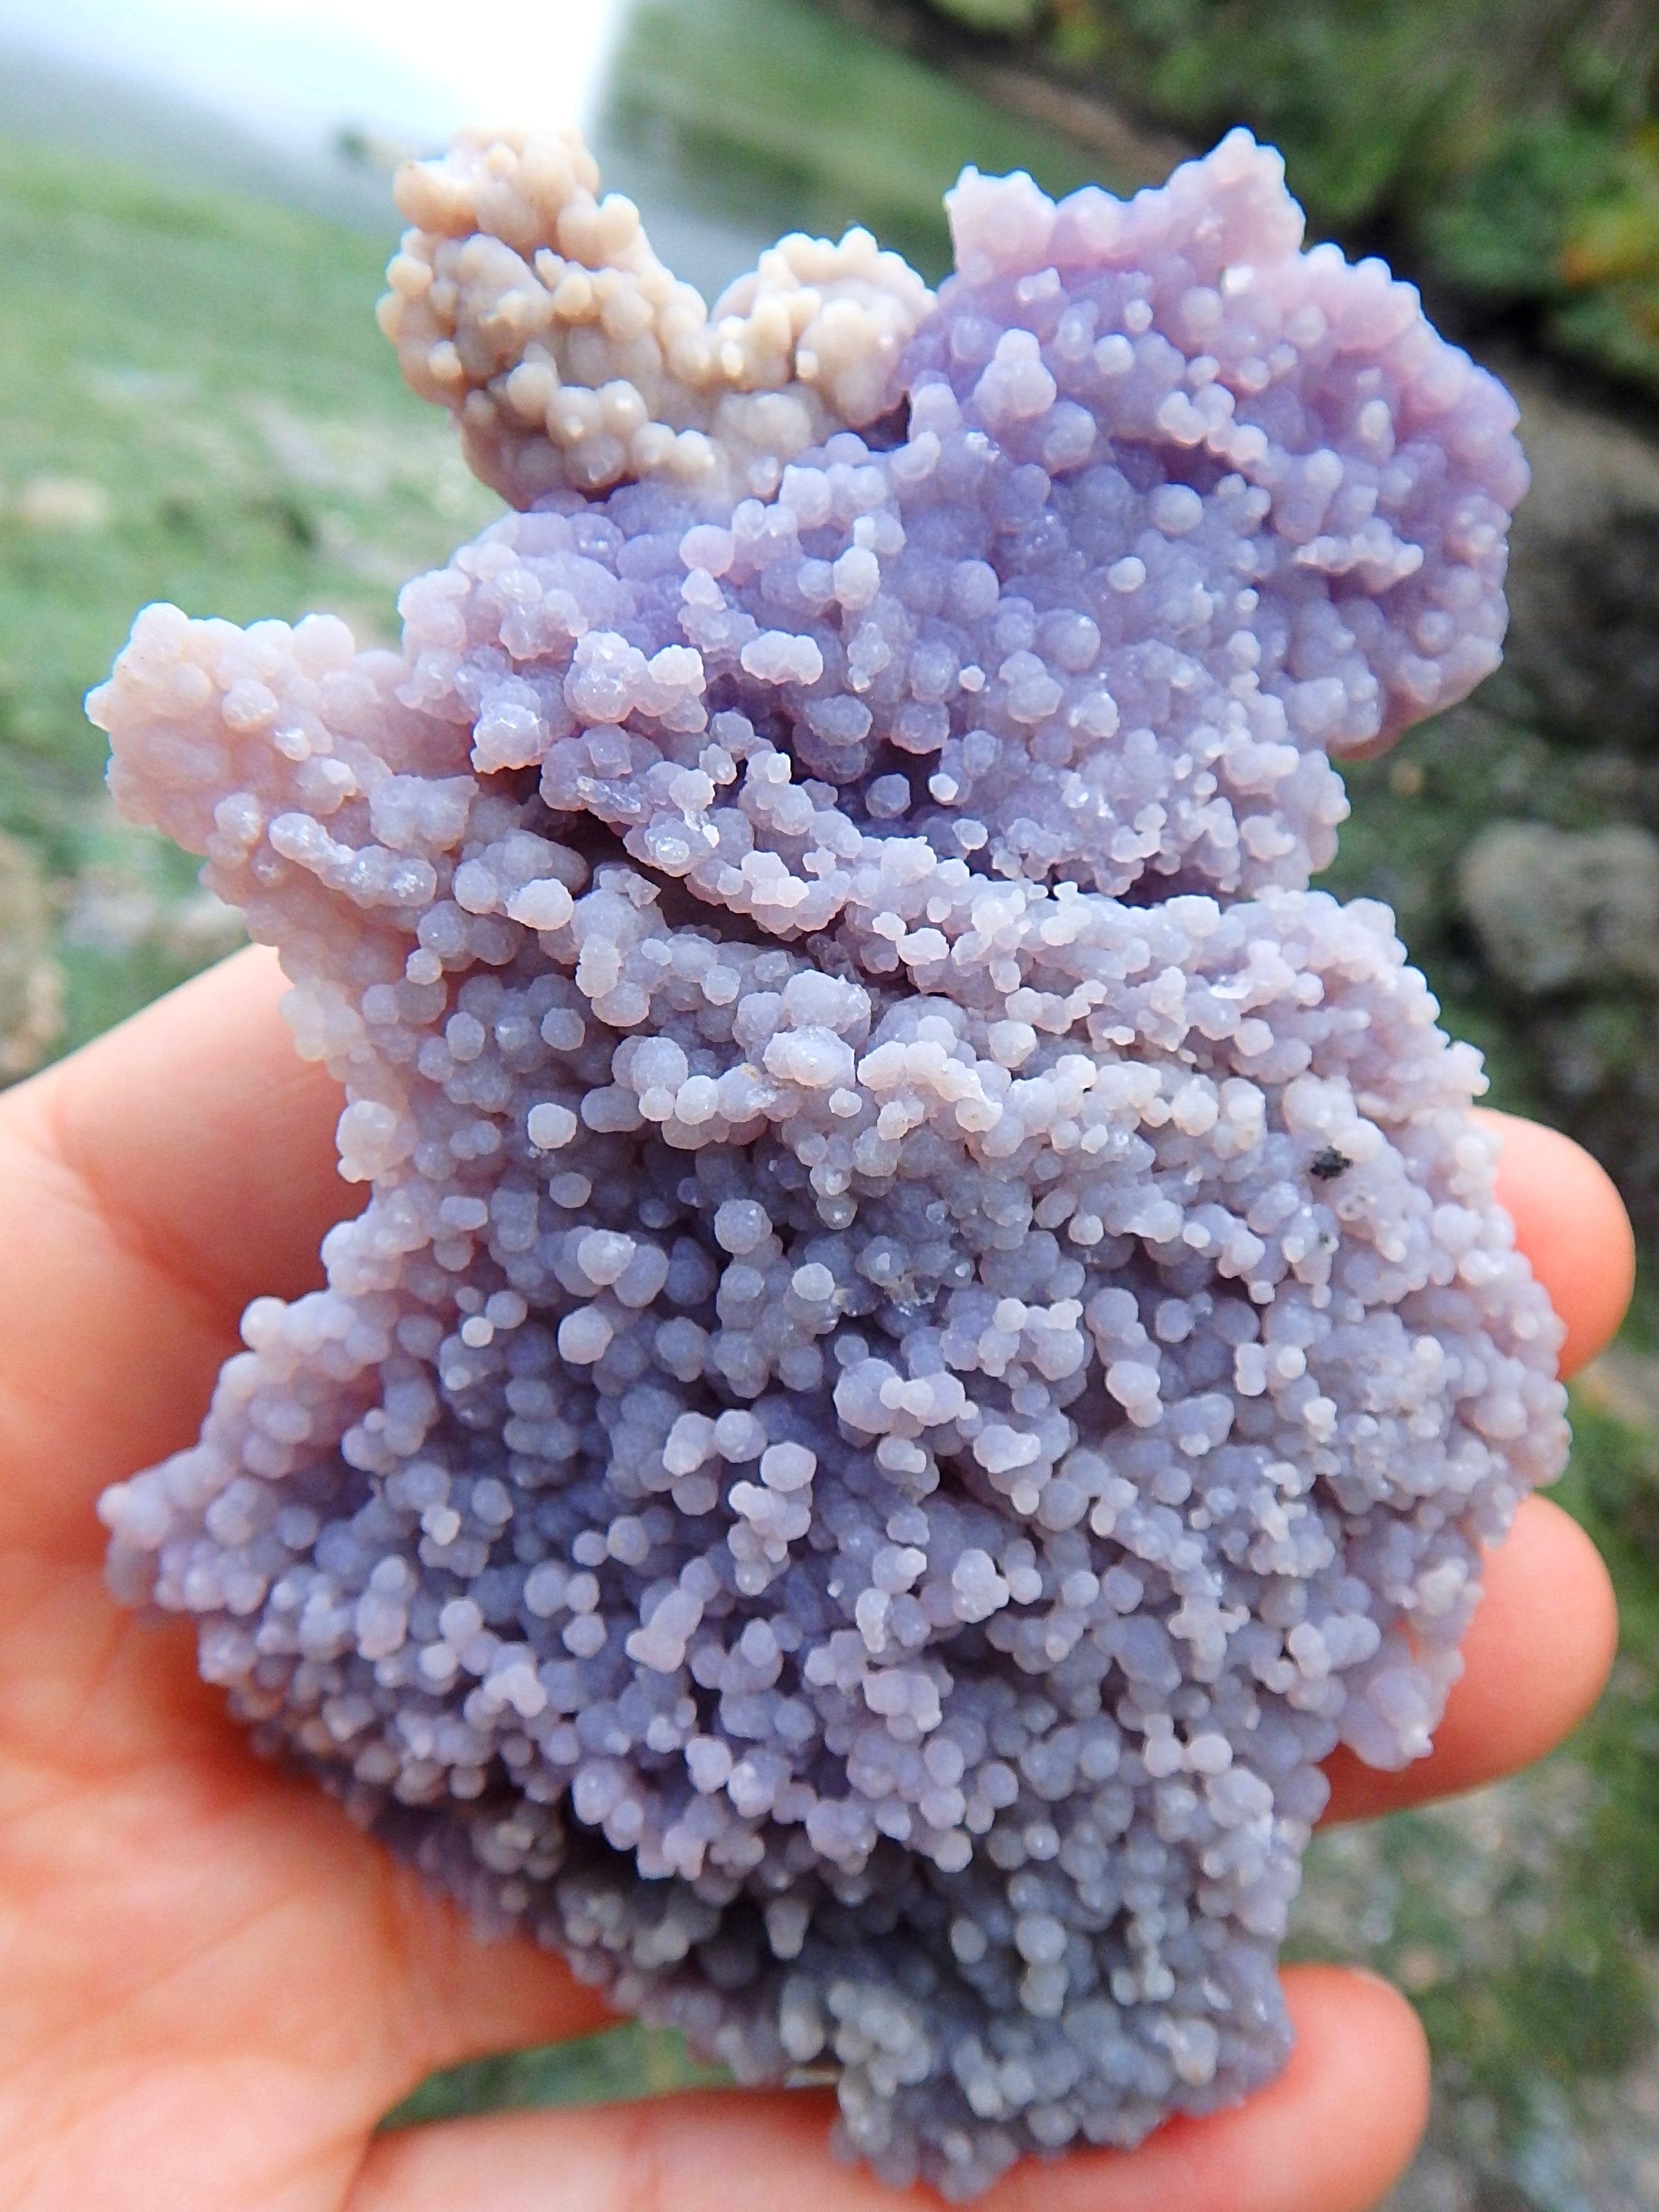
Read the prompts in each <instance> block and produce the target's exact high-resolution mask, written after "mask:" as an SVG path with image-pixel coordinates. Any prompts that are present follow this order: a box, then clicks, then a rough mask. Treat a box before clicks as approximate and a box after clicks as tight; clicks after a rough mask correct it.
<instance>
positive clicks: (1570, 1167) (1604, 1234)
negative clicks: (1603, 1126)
mask: <svg viewBox="0 0 1659 2212" xmlns="http://www.w3.org/2000/svg"><path fill="white" fill-rule="evenodd" d="M1480 1121H1481V1122H1482V1123H1483V1124H1484V1126H1485V1127H1487V1128H1488V1129H1490V1130H1491V1131H1492V1133H1494V1134H1495V1135H1496V1136H1497V1137H1498V1139H1500V1142H1501V1146H1502V1149H1501V1151H1500V1152H1499V1153H1498V1197H1499V1199H1500V1200H1501V1201H1502V1203H1503V1205H1504V1207H1505V1208H1506V1209H1507V1211H1508V1212H1509V1215H1510V1219H1511V1220H1512V1221H1513V1222H1514V1224H1515V1237H1516V1243H1517V1244H1518V1245H1519V1246H1520V1248H1521V1249H1522V1251H1523V1252H1524V1253H1525V1254H1526V1255H1527V1258H1528V1261H1530V1262H1531V1264H1532V1271H1533V1273H1534V1274H1535V1275H1536V1276H1537V1278H1538V1279H1539V1281H1540V1282H1541V1283H1542V1285H1544V1288H1545V1289H1546V1290H1547V1291H1548V1293H1549V1297H1550V1303H1551V1304H1552V1305H1553V1307H1554V1308H1555V1310H1556V1312H1557V1313H1558V1314H1559V1316H1560V1317H1561V1320H1562V1322H1563V1323H1564V1324H1565V1328H1566V1332H1567V1334H1566V1341H1565V1344H1564V1345H1563V1346H1562V1348H1561V1372H1562V1374H1563V1375H1572V1374H1576V1373H1577V1370H1579V1369H1580V1368H1581V1367H1583V1366H1584V1365H1586V1364H1587V1363H1588V1362H1589V1361H1590V1360H1592V1359H1594V1358H1595V1355H1596V1353H1597V1352H1600V1351H1601V1350H1602V1349H1603V1347H1604V1346H1606V1345H1607V1343H1608V1342H1609V1340H1611V1339H1612V1338H1613V1335H1614V1334H1616V1333H1617V1331H1618V1328H1619V1325H1620V1322H1622V1321H1623V1320H1624V1318H1625V1314H1626V1309H1627V1308H1628V1306H1629V1304H1630V1301H1631V1293H1632V1291H1633V1289H1634V1288H1635V1285H1636V1238H1635V1235H1634V1232H1633V1231H1632V1228H1631V1225H1630V1216H1629V1215H1628V1214H1627V1213H1626V1211H1625V1203H1624V1200H1622V1199H1621V1198H1620V1195H1619V1193H1618V1191H1617V1189H1616V1188H1614V1186H1613V1178H1612V1177H1611V1176H1609V1175H1608V1174H1607V1170H1606V1169H1605V1168H1603V1167H1602V1166H1601V1164H1599V1163H1598V1162H1597V1161H1595V1160H1593V1159H1592V1158H1590V1156H1589V1153H1588V1152H1586V1151H1585V1150H1584V1148H1583V1146H1582V1145H1577V1144H1575V1143H1574V1142H1573V1140H1572V1139H1571V1137H1567V1136H1564V1135H1563V1134H1562V1133H1561V1132H1560V1130H1559V1129H1547V1128H1546V1127H1544V1126H1543V1124H1542V1123H1541V1122H1539V1121H1523V1120H1522V1119H1521V1118H1520V1117H1519V1116H1518V1115H1513V1114H1498V1113H1493V1112H1491V1111H1489V1110H1486V1109H1483V1110H1482V1111H1481V1113H1480Z"/></svg>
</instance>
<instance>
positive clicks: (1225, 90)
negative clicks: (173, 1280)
mask: <svg viewBox="0 0 1659 2212" xmlns="http://www.w3.org/2000/svg"><path fill="white" fill-rule="evenodd" d="M931 4H932V5H933V8H934V9H935V10H936V11H937V13H938V14H939V15H942V16H945V17H947V18H950V19H952V20H953V21H956V22H957V23H958V24H960V25H962V26H963V27H965V28H966V29H968V30H969V31H971V32H975V33H986V32H991V33H999V34H1002V35H1004V36H1007V37H1012V38H1015V39H1018V40H1022V41H1027V42H1029V44H1030V51H1031V52H1033V53H1034V55H1035V56H1036V58H1038V59H1039V60H1041V61H1042V62H1044V63H1046V64H1048V65H1049V66H1050V67H1051V68H1052V69H1053V70H1054V71H1055V73H1056V74H1057V75H1058V76H1060V78H1061V79H1062V80H1063V81H1064V82H1066V84H1067V85H1068V86H1070V87H1072V88H1085V89H1086V88H1089V87H1091V86H1092V87H1094V88H1097V90H1098V91H1099V92H1100V93H1101V94H1103V95H1104V96H1105V97H1106V98H1108V99H1109V100H1112V101H1114V102H1115V103H1117V104H1118V105H1119V106H1123V107H1127V108H1128V109H1130V110H1131V111H1134V112H1139V113H1140V114H1142V115H1144V116H1146V117H1147V118H1153V119H1156V120H1157V121H1158V122H1159V123H1160V124H1163V125H1171V126H1173V127H1175V128H1176V129H1178V130H1181V131H1185V132H1188V133H1189V134H1190V135H1191V136H1192V137H1194V139H1195V140H1206V141H1207V140H1208V139H1209V138H1211V137H1213V136H1215V135H1216V134H1217V133H1218V132H1219V131H1222V130H1224V129H1225V128H1226V127H1227V126H1228V125H1231V124H1233V123H1237V122H1240V121H1243V122H1247V123H1249V125H1252V127H1253V128H1254V129H1255V131H1257V132H1258V133H1259V134H1260V135H1261V136H1262V137H1267V138H1270V139H1272V140H1273V143H1275V144H1276V145H1278V146H1279V147H1280V148H1281V149H1282V150H1283V152H1284V154H1285V159H1286V161H1287V164H1288V167H1289V171H1290V178H1291V185H1292V186H1293V188H1294V189H1295V191H1297V194H1298V196H1299V197H1301V198H1302V199H1303V200H1304V202H1305V204H1306V205H1307V207H1308V210H1309V213H1310V216H1311V217H1312V220H1313V223H1314V226H1315V228H1316V230H1319V231H1322V232H1327V233H1335V234H1338V235H1340V236H1342V237H1344V238H1346V239H1349V240H1353V241H1354V242H1356V243H1359V244H1369V243H1371V242H1373V241H1381V242H1383V243H1386V244H1387V245H1388V246H1389V247H1390V248H1392V249H1393V250H1395V251H1400V252H1403V253H1404V256H1405V258H1407V261H1408V263H1409V264H1410V265H1411V266H1412V267H1413V269H1414V270H1415V271H1416V272H1417V273H1418V274H1419V275H1420V276H1422V277H1423V278H1424V279H1425V281H1427V282H1428V283H1431V284H1433V285H1436V286H1438V287H1441V288H1444V289H1455V290H1457V291H1461V292H1462V293H1465V294H1467V295H1468V296H1469V297H1470V298H1471V299H1472V300H1474V301H1479V302H1480V303H1481V304H1482V305H1483V306H1485V307H1486V308H1488V309H1495V310H1498V311H1503V312H1507V313H1518V314H1520V315H1522V316H1523V317H1525V318H1527V319H1530V320H1534V321H1535V322H1536V323H1537V324H1538V325H1540V326H1541V328H1542V330H1543V331H1545V332H1546V333H1547V335H1548V337H1550V339H1551V340H1552V341H1553V343H1556V344H1558V345H1559V346H1561V347H1562V348H1564V349H1568V350H1570V351H1571V352H1573V353H1576V354H1579V355H1583V356H1588V357H1589V358H1590V359H1592V360H1594V361H1595V362H1597V363H1598V365H1600V366H1601V368H1604V369H1605V370H1607V371H1608V372H1609V373H1610V374H1615V375H1618V376H1620V377H1627V378H1631V379H1633V380H1636V381H1638V383H1640V384H1642V385H1643V386H1645V387H1647V388H1648V389H1650V390H1652V391H1655V392H1659V15H1656V12H1655V10H1654V9H1652V8H1651V7H1648V6H1644V5H1637V4H1632V0H1042V3H1041V4H1037V0H931Z"/></svg>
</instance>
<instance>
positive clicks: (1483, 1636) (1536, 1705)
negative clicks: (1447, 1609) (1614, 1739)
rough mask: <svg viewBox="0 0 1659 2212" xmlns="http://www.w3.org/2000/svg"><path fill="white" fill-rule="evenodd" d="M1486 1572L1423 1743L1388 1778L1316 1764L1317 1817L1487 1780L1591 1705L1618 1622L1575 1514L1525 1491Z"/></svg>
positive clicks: (1538, 1748) (1550, 1743) (1345, 1761)
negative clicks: (1425, 1752)
mask: <svg viewBox="0 0 1659 2212" xmlns="http://www.w3.org/2000/svg"><path fill="white" fill-rule="evenodd" d="M1485 1578H1486V1595H1485V1596H1484V1597H1483V1598H1482V1599H1481V1601H1480V1606H1479V1607H1478V1608H1477V1610H1476V1613H1475V1616H1474V1622H1473V1624H1472V1626H1471V1627H1470V1629H1469V1632H1468V1636H1467V1637H1466V1638H1464V1641H1463V1661H1464V1668H1463V1674H1462V1679H1461V1680H1460V1681H1459V1682H1458V1684H1457V1686H1456V1687H1455V1689H1454V1690H1453V1692H1452V1693H1451V1697H1450V1699H1449V1701H1448V1703H1447V1706H1446V1713H1445V1717H1444V1719H1443V1721H1442V1722H1441V1723H1440V1726H1439V1727H1438V1729H1436V1731H1435V1738H1434V1749H1433V1751H1432V1752H1431V1753H1430V1755H1429V1757H1428V1758H1427V1759H1421V1760H1419V1762H1418V1763H1417V1764H1416V1765H1413V1766H1408V1767H1407V1768H1406V1769H1405V1770H1404V1771H1403V1772H1401V1773H1398V1774H1379V1773H1377V1772H1376V1771H1375V1770H1374V1769H1373V1768H1371V1767H1368V1766H1362V1765H1360V1763H1359V1761H1358V1759H1355V1758H1354V1757H1353V1756H1352V1753H1347V1752H1339V1753H1337V1754H1336V1756H1335V1758H1334V1759H1332V1760H1330V1761H1329V1763H1328V1765H1327V1768H1326V1771H1327V1773H1328V1775H1329V1777H1330V1779H1331V1786H1332V1794H1331V1802H1330V1806H1329V1808H1328V1811H1327V1813H1326V1816H1325V1817H1326V1819H1327V1820H1364V1819H1367V1818H1370V1816H1371V1815H1373V1814H1379V1813H1395V1812H1398V1811H1400V1810H1401V1808H1402V1807H1404V1806H1407V1805H1418V1804H1422V1803H1424V1802H1426V1801H1427V1800H1429V1799H1431V1798H1435V1797H1448V1796H1455V1794H1456V1793H1457V1792H1458V1791H1459V1790H1474V1789H1476V1788H1478V1787H1479V1786H1480V1784H1482V1783H1486V1782H1495V1781H1496V1780H1498V1778H1499V1777H1500V1776H1502V1775H1505V1774H1512V1773H1514V1772H1516V1771H1517V1770H1518V1769H1519V1768H1521V1767H1523V1766H1530V1765H1532V1763H1533V1762H1534V1759H1541V1758H1543V1756H1544V1754H1545V1753H1547V1752H1549V1751H1553V1749H1554V1747H1555V1746H1556V1745H1557V1744H1558V1743H1559V1742H1560V1741H1561V1740H1562V1738H1563V1737H1564V1736H1566V1735H1571V1732H1572V1730H1573V1729H1576V1728H1577V1725H1578V1723H1579V1722H1580V1721H1582V1720H1583V1718H1584V1717H1585V1715H1586V1714H1587V1713H1588V1712H1589V1710H1590V1708H1591V1706H1593V1705H1595V1700H1596V1699H1597V1698H1598V1697H1599V1696H1600V1695H1601V1687H1602V1685H1603V1684H1604V1683H1605V1682H1606V1680H1607V1674H1608V1670H1609V1669H1610V1668H1611V1667H1612V1665H1613V1651H1614V1649H1615V1647H1616V1644H1617V1642H1618V1634H1619V1620H1618V1612H1617V1608H1616V1607H1615V1605H1614V1602H1613V1584H1612V1583H1611V1581H1610V1580H1609V1578H1608V1575H1607V1569H1606V1567H1605V1566H1604V1565H1602V1563H1601V1554H1600V1553H1598V1552H1597V1550H1596V1548H1595V1545H1594V1544H1592V1543H1591V1541H1590V1540H1589V1537H1588V1536H1587V1535H1586V1534H1584V1532H1583V1529H1582V1528H1580V1527H1579V1526H1578V1524H1577V1522H1576V1521H1574V1520H1572V1519H1571V1517H1570V1516H1568V1515H1567V1514H1565V1513H1564V1512H1563V1511H1562V1510H1561V1508H1560V1507H1559V1505H1554V1504H1551V1502H1550V1501H1549V1499H1548V1498H1528V1500H1527V1502H1526V1503H1525V1504H1523V1505H1522V1508H1521V1510H1520V1512H1519V1513H1518V1514H1517V1515H1516V1522H1515V1527H1514V1528H1513V1529H1512V1530H1511V1531H1510V1535H1509V1537H1508V1539H1507V1540H1506V1541H1504V1543H1502V1544H1500V1545H1498V1547H1496V1548H1495V1549H1494V1550H1492V1552H1489V1553H1487V1555H1486V1566H1485Z"/></svg>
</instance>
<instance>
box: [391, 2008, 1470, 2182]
mask: <svg viewBox="0 0 1659 2212" xmlns="http://www.w3.org/2000/svg"><path fill="white" fill-rule="evenodd" d="M1285 1993H1286V1996H1287V1997H1288V1998H1289V2001H1290V2006H1291V2015H1292V2017H1293V2019H1294V2020H1295V2022H1296V2027H1297V2046H1296V2050H1295V2052H1294V2054H1293V2056H1292V2057H1291V2063H1290V2064H1289V2066H1288V2067H1287V2068H1286V2069H1285V2072H1284V2074H1283V2075H1280V2076H1279V2079H1278V2080H1277V2081H1274V2082H1273V2083H1272V2084H1271V2085H1270V2086H1269V2087H1267V2088H1265V2089H1263V2090H1261V2091H1260V2092H1258V2093H1257V2094H1256V2095H1255V2096H1254V2097H1252V2098H1251V2099H1250V2100H1249V2101H1248V2102H1247V2103H1245V2104H1243V2105H1242V2106H1237V2107H1235V2108H1234V2109H1233V2110H1232V2111H1231V2112H1222V2113H1218V2114H1216V2115H1215V2116H1214V2117H1213V2118H1208V2119H1202V2120H1176V2121H1173V2122H1171V2123H1170V2124H1169V2125H1168V2126H1166V2127H1164V2128H1161V2129H1160V2130H1158V2133H1157V2134H1156V2135H1154V2136H1152V2137H1151V2138H1150V2139H1149V2140H1148V2141H1147V2142H1146V2143H1145V2144H1143V2145H1142V2146H1141V2148H1139V2150H1136V2151H1130V2152H1123V2151H1097V2150H1089V2149H1079V2150H1075V2151H1071V2152H1067V2153H1066V2154H1064V2155H1063V2156H1061V2157H1060V2159H1058V2160H1054V2161H1053V2162H1045V2161H1038V2160H1030V2159H1028V2160H1023V2161H1022V2162H1021V2163H1020V2164H1019V2165H1018V2166H1016V2167H1014V2168H1013V2170H1012V2172H1010V2173H1009V2174H1007V2175H1006V2177H1005V2179H1003V2180H1002V2181H1000V2183H998V2184H997V2185H996V2186H995V2187H994V2188H993V2189H992V2190H990V2191H988V2192H987V2194H986V2195H985V2196H984V2197H981V2198H979V2199H978V2200H977V2207H978V2212H1171V2208H1173V2207H1176V2206H1179V2207H1180V2212H1363V2208H1364V2207H1366V2206H1370V2205H1373V2204H1376V2203H1377V2202H1378V2201H1379V2200H1380V2199H1381V2197H1383V2196H1384V2195H1385V2194H1386V2193H1387V2191H1388V2190H1389V2187H1390V2186H1391V2185H1392V2184H1393V2183H1394V2182H1395V2180H1396V2179H1398V2177H1399V2175H1400V2174H1401V2172H1403V2171H1404V2169H1405V2167H1406V2166H1407V2162H1408V2161H1409V2160H1410V2159H1411V2156H1412V2154H1413V2151H1414V2149H1415V2148H1416V2145H1417V2141H1418V2138H1419V2135H1420V2134H1421V2132H1422V2128H1423V2123H1424V2118H1425V2113H1426V2111H1427V2101H1428V2067H1427V2059H1426V2055H1425V2045H1424V2041H1423V2035H1422V2031H1421V2029H1420V2027H1419V2026H1418V2023H1417V2020H1416V2016H1415V2015H1414V2014H1413V2012H1412V2010H1411V2008H1410V2007H1409V2006H1408V2005H1407V2003H1406V2002H1405V2000H1404V1998H1402V1997H1401V1996H1399V1995H1398V1994H1397V1993H1396V1992H1395V1990H1391V1989H1389V1988H1388V1987H1387V1986H1386V1984H1383V1983H1381V1982H1378V1981H1376V1980H1375V1979H1373V1978H1371V1977H1370V1976H1369V1975H1363V1974H1353V1973H1348V1972H1342V1971H1339V1970H1337V1969H1334V1968H1329V1967H1298V1968H1293V1969H1292V1970H1291V1972H1288V1973H1287V1974H1286V1976H1285ZM828 2120H829V2100H827V2099H826V2098H824V2097H823V2096H821V2095H818V2094H817V2093H804V2092H795V2093H773V2094H769V2095H755V2096H749V2095H743V2094H738V2093H731V2092H716V2093H708V2094H700V2095H696V2096H685V2097H668V2098H663V2099H659V2100H656V2101H654V2102H650V2103H643V2104H634V2105H622V2106H608V2107H599V2108H597V2109H594V2108H589V2109H586V2110H582V2111H574V2112H518V2113H506V2114H498V2115H494V2116H491V2117H489V2118H479V2119H467V2120H453V2121H445V2122H442V2123H440V2124H437V2125H435V2126H432V2127H427V2128H412V2129H409V2130H404V2131H403V2132H401V2133H398V2134H394V2135H390V2136H380V2138H378V2139H377V2141H376V2142H375V2143H374V2148H372V2150H371V2151H370V2154H369V2156H368V2160H367V2162H366V2163H365V2165H364V2167H363V2169H362V2173H361V2174H360V2175H359V2177H358V2181H357V2185H356V2190H355V2191H354V2192H353V2194H352V2195H351V2197H349V2200H348V2212H547V2208H548V2206H549V2205H550V2203H559V2204H572V2205H576V2204H580V2205H581V2206H582V2207H583V2208H584V2212H661V2208H662V2207H664V2206H666V2205H672V2206H673V2208H674V2212H770V2208H771V2207H772V2206H773V2205H774V2204H775V2203H779V2202H787V2201H788V2200H789V2199H790V2198H791V2197H795V2198H799V2200H800V2201H801V2202H804V2203H811V2204H812V2205H813V2206H814V2207H815V2208H816V2212H901V2208H902V2207H904V2206H910V2207H913V2208H914V2212H925V2208H927V2207H930V2206H937V2204H938V2203H939V2199H938V2198H937V2197H935V2196H933V2193H932V2192H931V2191H924V2190H921V2189H918V2190H915V2191H903V2192H898V2191H893V2190H890V2189H888V2188H886V2187H884V2186H883V2185H882V2184H881V2183H879V2182H878V2181H877V2180H876V2179H874V2178H873V2176H872V2174H871V2173H870V2172H868V2170H867V2169H866V2168H865V2167H863V2166H857V2167H854V2168H851V2169H848V2168H846V2167H843V2166H837V2165H836V2164H835V2163H834V2162H833V2161H832V2160H831V2159H830V2156H829V2152H828V2149H827V2148H826V2144H825V2140H824V2137H825V2131H826V2127H827V2124H828ZM550 2177H556V2185H554V2184H553V2183H552V2182H551V2181H550Z"/></svg>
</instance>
